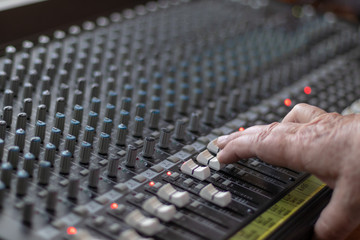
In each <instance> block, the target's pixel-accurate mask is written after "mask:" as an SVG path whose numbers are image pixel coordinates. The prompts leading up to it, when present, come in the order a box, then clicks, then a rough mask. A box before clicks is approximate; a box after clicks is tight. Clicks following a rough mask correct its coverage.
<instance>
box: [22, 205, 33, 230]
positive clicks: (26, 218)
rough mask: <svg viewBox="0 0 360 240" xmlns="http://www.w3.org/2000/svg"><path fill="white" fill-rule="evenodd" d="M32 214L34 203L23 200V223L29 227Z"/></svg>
mask: <svg viewBox="0 0 360 240" xmlns="http://www.w3.org/2000/svg"><path fill="white" fill-rule="evenodd" d="M33 214H34V203H33V201H31V200H30V199H26V200H25V204H24V207H23V215H22V217H23V223H24V224H27V225H31V221H32V218H33Z"/></svg>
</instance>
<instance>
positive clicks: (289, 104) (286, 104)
mask: <svg viewBox="0 0 360 240" xmlns="http://www.w3.org/2000/svg"><path fill="white" fill-rule="evenodd" d="M284 104H285V106H287V107H290V106H291V100H290V99H289V98H287V99H285V100H284Z"/></svg>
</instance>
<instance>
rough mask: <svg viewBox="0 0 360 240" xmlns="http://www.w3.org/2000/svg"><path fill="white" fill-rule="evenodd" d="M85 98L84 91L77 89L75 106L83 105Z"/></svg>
mask: <svg viewBox="0 0 360 240" xmlns="http://www.w3.org/2000/svg"><path fill="white" fill-rule="evenodd" d="M83 98H84V93H83V92H82V91H80V90H79V89H76V90H75V91H74V96H73V106H75V105H81V103H82V101H83Z"/></svg>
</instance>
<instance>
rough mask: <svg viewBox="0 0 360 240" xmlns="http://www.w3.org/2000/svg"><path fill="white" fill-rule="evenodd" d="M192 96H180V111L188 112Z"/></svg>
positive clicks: (182, 112)
mask: <svg viewBox="0 0 360 240" xmlns="http://www.w3.org/2000/svg"><path fill="white" fill-rule="evenodd" d="M189 102H190V98H189V96H187V95H181V96H180V105H179V113H181V114H186V113H187V111H188V107H189Z"/></svg>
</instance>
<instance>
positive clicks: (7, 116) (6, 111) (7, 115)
mask: <svg viewBox="0 0 360 240" xmlns="http://www.w3.org/2000/svg"><path fill="white" fill-rule="evenodd" d="M12 114H13V108H12V107H11V106H5V107H4V108H3V119H4V121H5V122H6V127H7V128H10V127H11V124H12Z"/></svg>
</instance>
